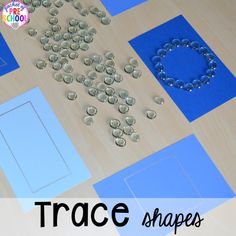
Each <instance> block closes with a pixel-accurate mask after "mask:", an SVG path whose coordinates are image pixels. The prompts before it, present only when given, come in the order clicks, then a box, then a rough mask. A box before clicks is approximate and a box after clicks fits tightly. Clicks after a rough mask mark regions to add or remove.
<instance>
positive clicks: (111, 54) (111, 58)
mask: <svg viewBox="0 0 236 236" xmlns="http://www.w3.org/2000/svg"><path fill="white" fill-rule="evenodd" d="M104 56H105V57H106V58H107V59H109V60H114V59H115V55H114V53H113V52H111V51H108V52H106V53H105V54H104Z"/></svg>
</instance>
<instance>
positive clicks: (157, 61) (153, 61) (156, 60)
mask: <svg viewBox="0 0 236 236" xmlns="http://www.w3.org/2000/svg"><path fill="white" fill-rule="evenodd" d="M151 61H152V63H153V64H157V63H159V62H161V57H159V56H153V57H152V58H151Z"/></svg>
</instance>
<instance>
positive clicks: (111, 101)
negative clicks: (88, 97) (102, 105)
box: [108, 95, 118, 105]
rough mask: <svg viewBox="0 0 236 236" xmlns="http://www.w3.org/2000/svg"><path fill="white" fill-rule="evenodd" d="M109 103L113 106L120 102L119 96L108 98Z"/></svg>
mask: <svg viewBox="0 0 236 236" xmlns="http://www.w3.org/2000/svg"><path fill="white" fill-rule="evenodd" d="M108 102H109V103H110V104H112V105H114V104H116V103H117V102H118V97H117V96H114V95H113V96H109V97H108Z"/></svg>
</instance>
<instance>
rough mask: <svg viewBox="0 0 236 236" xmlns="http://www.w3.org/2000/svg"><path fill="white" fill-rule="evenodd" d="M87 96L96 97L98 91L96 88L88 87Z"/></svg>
mask: <svg viewBox="0 0 236 236" xmlns="http://www.w3.org/2000/svg"><path fill="white" fill-rule="evenodd" d="M88 94H89V95H90V96H92V97H95V96H97V95H98V90H97V89H96V88H93V87H90V88H88Z"/></svg>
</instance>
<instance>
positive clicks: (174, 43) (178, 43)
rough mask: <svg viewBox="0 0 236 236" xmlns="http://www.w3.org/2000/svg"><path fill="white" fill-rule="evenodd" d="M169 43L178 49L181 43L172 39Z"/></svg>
mask: <svg viewBox="0 0 236 236" xmlns="http://www.w3.org/2000/svg"><path fill="white" fill-rule="evenodd" d="M171 43H172V45H173V46H174V47H179V46H180V45H181V41H180V40H179V39H173V40H172V41H171Z"/></svg>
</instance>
